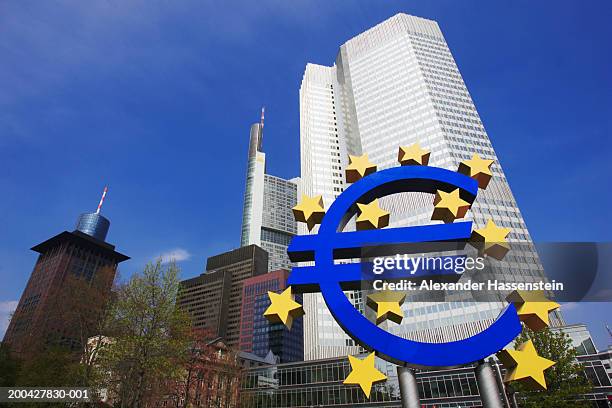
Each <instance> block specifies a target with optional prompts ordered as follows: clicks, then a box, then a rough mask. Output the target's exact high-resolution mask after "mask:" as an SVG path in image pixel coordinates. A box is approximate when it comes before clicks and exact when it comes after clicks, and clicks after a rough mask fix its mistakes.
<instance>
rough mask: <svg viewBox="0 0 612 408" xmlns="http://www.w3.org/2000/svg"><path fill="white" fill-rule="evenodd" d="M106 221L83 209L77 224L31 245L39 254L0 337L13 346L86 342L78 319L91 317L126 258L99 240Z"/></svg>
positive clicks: (78, 346) (22, 350)
mask: <svg viewBox="0 0 612 408" xmlns="http://www.w3.org/2000/svg"><path fill="white" fill-rule="evenodd" d="M85 219H86V221H87V222H85ZM109 226H110V222H109V221H108V220H107V219H106V218H104V217H102V216H101V215H100V214H98V213H92V214H83V215H81V217H79V221H78V222H77V229H76V230H74V231H72V232H69V231H64V232H62V233H60V234H58V235H56V236H54V237H52V238H49V239H48V240H46V241H44V242H42V243H40V244H38V245H36V246H34V247H33V248H32V250H33V251H35V252H38V253H39V256H38V259H37V261H36V264H35V265H34V269H33V271H32V274H31V275H30V279H29V280H28V283H27V285H26V288H25V289H24V291H23V293H22V295H21V298H20V299H19V303H18V305H17V309H16V310H15V313H14V315H13V317H12V318H11V321H10V323H9V326H8V329H7V330H6V333H5V335H4V340H3V342H4V343H5V344H7V345H8V346H9V347H10V349H11V351H12V352H14V353H16V354H17V355H24V354H27V353H28V352H34V350H36V351H39V350H40V348H41V347H42V348H43V349H44V348H45V347H46V346H63V347H67V348H69V349H71V350H74V351H81V350H82V349H83V347H85V343H84V342H86V341H87V339H88V338H89V336H91V335H92V334H94V333H84V332H83V330H85V331H86V330H87V328H91V326H87V325H83V322H84V320H83V319H89V318H94V317H95V311H96V308H98V307H102V306H103V304H104V302H105V301H106V300H107V299H108V296H109V295H110V290H111V287H112V283H113V280H114V278H115V273H116V271H117V266H118V265H119V263H121V262H123V261H125V260H127V259H129V257H127V256H125V255H123V254H121V253H119V252H117V251H115V246H114V245H111V244H109V243H107V242H105V241H104V240H105V239H106V234H107V232H108V228H109ZM81 290H82V291H83V292H81ZM76 291H79V292H78V293H75V292H76ZM83 297H86V298H87V302H86V303H84V302H83V300H82V298H83Z"/></svg>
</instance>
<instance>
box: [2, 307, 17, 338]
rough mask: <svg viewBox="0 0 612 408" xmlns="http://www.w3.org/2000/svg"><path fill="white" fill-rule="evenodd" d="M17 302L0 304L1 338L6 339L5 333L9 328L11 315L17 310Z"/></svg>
mask: <svg viewBox="0 0 612 408" xmlns="http://www.w3.org/2000/svg"><path fill="white" fill-rule="evenodd" d="M17 303H18V302H17V301H16V300H7V301H4V302H0V337H4V332H5V331H6V329H7V328H8V324H9V318H10V316H11V313H13V312H14V311H15V309H16V308H17Z"/></svg>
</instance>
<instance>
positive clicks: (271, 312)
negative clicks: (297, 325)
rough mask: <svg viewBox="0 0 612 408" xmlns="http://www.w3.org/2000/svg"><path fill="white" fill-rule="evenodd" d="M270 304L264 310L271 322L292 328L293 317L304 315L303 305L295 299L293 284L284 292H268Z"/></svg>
mask: <svg viewBox="0 0 612 408" xmlns="http://www.w3.org/2000/svg"><path fill="white" fill-rule="evenodd" d="M268 297H269V298H270V302H271V303H270V306H268V308H267V309H266V311H265V312H264V314H263V315H264V316H265V317H266V319H268V321H269V322H270V323H282V324H284V325H285V326H287V328H288V329H291V324H292V323H293V319H297V318H298V317H301V316H303V315H304V309H303V308H302V305H300V304H299V303H298V302H296V301H295V300H293V296H292V295H291V286H288V287H287V289H285V290H284V291H283V292H282V293H280V294H279V293H274V292H268Z"/></svg>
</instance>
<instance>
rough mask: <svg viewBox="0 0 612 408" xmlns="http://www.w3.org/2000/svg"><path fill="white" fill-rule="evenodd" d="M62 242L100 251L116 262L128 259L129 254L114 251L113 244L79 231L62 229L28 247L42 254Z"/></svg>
mask: <svg viewBox="0 0 612 408" xmlns="http://www.w3.org/2000/svg"><path fill="white" fill-rule="evenodd" d="M64 242H70V243H73V244H76V245H79V246H81V247H84V248H87V249H91V250H95V251H100V252H102V253H103V254H104V255H106V256H109V257H111V258H113V259H115V260H116V261H117V263H119V262H123V261H127V260H128V259H130V257H129V256H126V255H123V254H121V253H119V252H117V251H115V246H114V245H111V244H109V243H107V242H104V241H100V240H98V239H95V238H94V237H92V236H91V235H87V234H84V233H82V232H81V231H72V232H68V231H64V232H62V233H59V234H57V235H56V236H54V237H52V238H49V239H48V240H46V241H44V242H41V243H40V244H38V245H35V246H33V247H32V248H30V249H32V251H36V252H38V253H41V254H42V253H45V252H47V251H48V250H49V249H51V248H53V247H55V246H57V245H60V244H62V243H64Z"/></svg>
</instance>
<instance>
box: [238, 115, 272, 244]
mask: <svg viewBox="0 0 612 408" xmlns="http://www.w3.org/2000/svg"><path fill="white" fill-rule="evenodd" d="M262 143H263V125H262V124H261V123H254V124H253V125H252V126H251V132H250V138H249V153H248V156H247V173H246V184H245V189H244V204H243V209H242V231H241V235H240V245H241V246H246V245H250V244H255V245H260V241H261V224H262V213H263V197H264V175H265V172H266V155H265V153H263V152H262V151H261V147H262Z"/></svg>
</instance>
